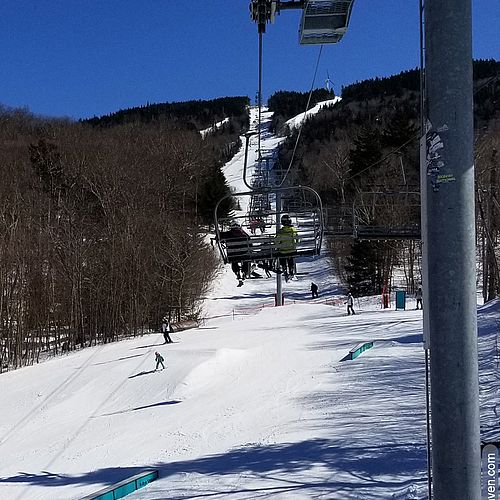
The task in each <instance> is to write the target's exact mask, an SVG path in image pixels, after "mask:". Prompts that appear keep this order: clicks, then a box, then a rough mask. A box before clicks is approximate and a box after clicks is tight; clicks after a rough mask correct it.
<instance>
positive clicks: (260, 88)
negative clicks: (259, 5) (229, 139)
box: [257, 31, 263, 160]
mask: <svg viewBox="0 0 500 500" xmlns="http://www.w3.org/2000/svg"><path fill="white" fill-rule="evenodd" d="M262 59H263V57H262V32H261V31H259V90H258V106H259V118H258V129H257V140H258V145H257V158H258V159H259V160H260V159H261V152H260V135H261V130H262V129H261V125H262Z"/></svg>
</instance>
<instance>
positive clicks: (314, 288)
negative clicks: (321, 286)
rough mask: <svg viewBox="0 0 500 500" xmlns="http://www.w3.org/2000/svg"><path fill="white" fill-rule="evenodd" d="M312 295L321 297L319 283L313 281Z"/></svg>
mask: <svg viewBox="0 0 500 500" xmlns="http://www.w3.org/2000/svg"><path fill="white" fill-rule="evenodd" d="M311 295H312V298H313V299H314V298H315V297H319V294H318V285H316V283H314V282H313V283H311Z"/></svg>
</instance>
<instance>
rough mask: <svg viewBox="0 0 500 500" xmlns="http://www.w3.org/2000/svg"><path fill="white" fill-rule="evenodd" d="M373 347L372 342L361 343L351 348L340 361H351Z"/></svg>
mask: <svg viewBox="0 0 500 500" xmlns="http://www.w3.org/2000/svg"><path fill="white" fill-rule="evenodd" d="M372 347H373V342H361V343H360V344H358V345H357V346H355V347H353V348H352V349H351V350H350V351H349V352H348V354H347V356H345V357H344V358H342V359H341V360H340V361H348V360H352V359H356V358H357V357H358V356H359V355H360V354H361V353H363V352H365V351H367V350H368V349H370V348H372Z"/></svg>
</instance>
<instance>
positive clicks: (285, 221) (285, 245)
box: [275, 215, 298, 281]
mask: <svg viewBox="0 0 500 500" xmlns="http://www.w3.org/2000/svg"><path fill="white" fill-rule="evenodd" d="M281 224H282V227H281V229H280V230H279V231H278V232H277V233H276V239H275V243H276V249H277V250H278V255H279V264H280V267H281V270H282V272H283V274H284V275H285V280H286V281H288V279H289V277H291V276H293V274H294V270H295V262H294V260H293V256H294V255H295V252H296V251H297V243H298V238H297V230H296V229H295V228H294V227H293V224H292V219H290V216H289V215H283V217H281Z"/></svg>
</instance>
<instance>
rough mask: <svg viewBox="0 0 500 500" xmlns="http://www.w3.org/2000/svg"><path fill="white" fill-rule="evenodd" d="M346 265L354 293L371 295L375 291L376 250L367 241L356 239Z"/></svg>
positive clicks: (349, 283) (349, 282)
mask: <svg viewBox="0 0 500 500" xmlns="http://www.w3.org/2000/svg"><path fill="white" fill-rule="evenodd" d="M347 261H348V264H346V266H345V271H346V276H347V279H346V281H347V284H348V285H349V289H350V290H351V292H352V293H353V295H369V294H371V293H373V292H374V291H375V288H376V286H375V276H376V267H377V266H376V252H375V249H374V247H373V245H372V244H371V243H370V242H367V241H361V240H355V241H354V243H353V244H352V247H351V255H349V256H348V257H347Z"/></svg>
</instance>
